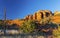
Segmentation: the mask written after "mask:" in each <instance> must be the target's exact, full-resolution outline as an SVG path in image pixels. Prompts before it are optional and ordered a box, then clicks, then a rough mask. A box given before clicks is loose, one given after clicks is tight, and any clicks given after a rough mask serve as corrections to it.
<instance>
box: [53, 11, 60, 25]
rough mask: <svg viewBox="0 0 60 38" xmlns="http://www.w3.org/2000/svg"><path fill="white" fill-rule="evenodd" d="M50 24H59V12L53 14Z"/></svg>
mask: <svg viewBox="0 0 60 38" xmlns="http://www.w3.org/2000/svg"><path fill="white" fill-rule="evenodd" d="M52 22H53V23H57V24H60V12H58V11H57V12H55V13H54V16H53V17H52Z"/></svg>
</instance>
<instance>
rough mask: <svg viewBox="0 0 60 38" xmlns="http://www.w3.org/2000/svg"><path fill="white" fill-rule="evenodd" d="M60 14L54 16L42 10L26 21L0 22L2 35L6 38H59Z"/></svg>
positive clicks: (28, 17) (0, 33)
mask: <svg viewBox="0 0 60 38" xmlns="http://www.w3.org/2000/svg"><path fill="white" fill-rule="evenodd" d="M59 14H60V13H58V12H56V13H54V15H53V14H52V13H51V11H48V10H41V11H38V12H36V13H35V14H34V15H28V16H26V17H25V18H24V19H17V20H0V35H5V36H4V37H10V35H12V37H15V36H16V37H18V38H19V37H23V38H24V37H26V38H32V37H33V38H34V37H36V38H59V37H60V20H59V19H60V15H59ZM7 34H8V35H9V36H7ZM1 37H2V36H1Z"/></svg>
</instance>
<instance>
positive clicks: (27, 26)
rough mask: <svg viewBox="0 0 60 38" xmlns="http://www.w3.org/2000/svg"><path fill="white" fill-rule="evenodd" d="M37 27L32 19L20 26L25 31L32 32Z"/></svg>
mask: <svg viewBox="0 0 60 38" xmlns="http://www.w3.org/2000/svg"><path fill="white" fill-rule="evenodd" d="M35 28H36V25H35V22H34V21H32V20H28V21H25V22H24V23H23V25H22V26H21V27H20V29H21V30H23V32H24V33H32V32H33V31H34V30H35Z"/></svg>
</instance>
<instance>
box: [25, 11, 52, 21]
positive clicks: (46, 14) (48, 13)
mask: <svg viewBox="0 0 60 38" xmlns="http://www.w3.org/2000/svg"><path fill="white" fill-rule="evenodd" d="M50 16H52V12H51V11H49V10H39V11H37V12H36V13H35V14H33V15H27V16H26V17H25V19H26V20H38V21H40V20H41V19H44V18H47V17H50Z"/></svg>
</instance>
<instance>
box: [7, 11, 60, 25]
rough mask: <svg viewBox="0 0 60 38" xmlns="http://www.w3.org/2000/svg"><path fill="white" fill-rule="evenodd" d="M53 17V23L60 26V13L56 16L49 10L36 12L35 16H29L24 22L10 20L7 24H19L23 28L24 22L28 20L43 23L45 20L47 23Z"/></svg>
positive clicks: (56, 13)
mask: <svg viewBox="0 0 60 38" xmlns="http://www.w3.org/2000/svg"><path fill="white" fill-rule="evenodd" d="M50 17H51V22H53V23H58V24H60V12H58V11H57V12H55V13H54V15H53V14H52V12H51V11H49V10H39V11H37V12H35V13H34V14H33V15H27V16H26V17H25V18H24V19H23V20H19V19H15V20H10V21H8V22H7V23H8V24H9V25H12V24H17V25H18V26H21V25H22V24H23V22H24V21H26V20H37V21H41V20H42V19H44V21H45V23H46V22H47V19H49V18H50Z"/></svg>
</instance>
